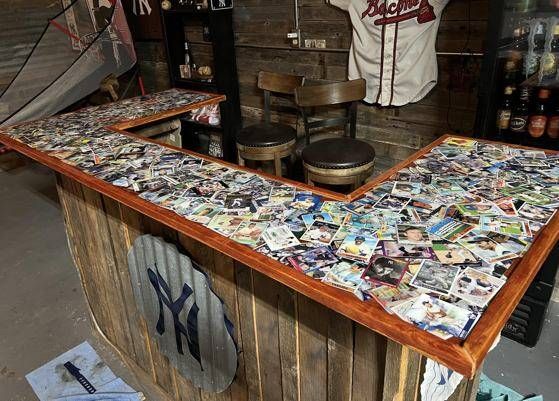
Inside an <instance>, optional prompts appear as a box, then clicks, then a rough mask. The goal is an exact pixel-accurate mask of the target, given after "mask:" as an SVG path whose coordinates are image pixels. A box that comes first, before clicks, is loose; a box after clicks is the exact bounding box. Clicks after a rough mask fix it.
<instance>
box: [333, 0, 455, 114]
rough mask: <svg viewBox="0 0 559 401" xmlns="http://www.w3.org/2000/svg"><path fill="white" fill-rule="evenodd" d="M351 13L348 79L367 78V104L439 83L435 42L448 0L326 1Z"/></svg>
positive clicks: (392, 101) (415, 95)
mask: <svg viewBox="0 0 559 401" xmlns="http://www.w3.org/2000/svg"><path fill="white" fill-rule="evenodd" d="M327 1H329V2H330V4H332V5H333V6H336V7H339V8H341V9H342V10H346V11H348V12H349V15H350V18H351V23H352V25H353V40H352V43H351V49H350V52H349V66H348V77H349V79H357V78H364V79H365V80H366V81H367V96H366V97H365V101H366V102H368V103H379V104H381V105H382V106H402V105H404V104H407V103H410V102H417V101H418V100H420V99H422V98H423V97H424V96H425V95H426V94H427V93H429V91H430V90H431V89H432V88H433V87H434V86H435V84H436V83H437V72H438V71H437V57H436V53H435V41H436V39H437V30H438V28H439V23H440V17H441V13H442V11H443V9H444V7H445V6H446V5H447V3H448V1H449V0H327Z"/></svg>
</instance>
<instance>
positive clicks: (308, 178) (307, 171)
mask: <svg viewBox="0 0 559 401" xmlns="http://www.w3.org/2000/svg"><path fill="white" fill-rule="evenodd" d="M303 168H304V167H303ZM304 170H305V182H306V183H307V185H310V186H313V187H314V182H313V181H312V180H311V175H310V174H309V170H307V169H306V168H304Z"/></svg>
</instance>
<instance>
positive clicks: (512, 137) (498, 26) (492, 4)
mask: <svg viewBox="0 0 559 401" xmlns="http://www.w3.org/2000/svg"><path fill="white" fill-rule="evenodd" d="M488 3H489V5H488V6H489V14H488V25H487V37H486V42H485V49H486V52H485V56H484V59H483V64H482V69H481V76H480V81H479V90H478V109H477V114H476V124H475V128H476V130H475V132H476V136H477V137H479V138H484V139H491V140H498V141H502V142H507V143H515V144H520V145H526V146H535V147H540V148H547V149H559V137H558V136H559V115H558V114H559V68H558V66H559V0H491V1H489V2H488ZM524 123H525V126H524V127H523V124H524Z"/></svg>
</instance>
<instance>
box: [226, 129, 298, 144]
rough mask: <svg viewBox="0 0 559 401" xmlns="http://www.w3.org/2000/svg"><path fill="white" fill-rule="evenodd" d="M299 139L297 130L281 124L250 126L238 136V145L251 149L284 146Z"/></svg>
mask: <svg viewBox="0 0 559 401" xmlns="http://www.w3.org/2000/svg"><path fill="white" fill-rule="evenodd" d="M296 138H297V131H296V130H295V128H293V127H291V126H289V125H285V124H280V123H261V124H255V125H249V126H248V127H245V128H243V129H242V130H241V131H240V132H239V133H238V134H237V143H239V144H241V145H244V146H250V147H269V146H278V145H283V144H285V143H287V142H289V141H292V140H294V139H296Z"/></svg>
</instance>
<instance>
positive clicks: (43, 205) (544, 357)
mask: <svg viewBox="0 0 559 401" xmlns="http://www.w3.org/2000/svg"><path fill="white" fill-rule="evenodd" d="M0 224H1V227H2V229H1V230H0V244H2V246H1V249H0V250H1V254H0V261H1V265H0V321H1V322H2V323H1V324H0V401H27V400H29V401H31V400H36V399H37V398H36V397H35V395H34V393H33V390H32V389H31V387H30V386H29V385H28V384H27V381H26V380H25V375H26V374H27V373H28V372H30V371H32V370H34V369H35V368H37V367H39V366H41V365H42V364H44V363H45V362H47V361H49V360H51V359H52V358H54V357H56V356H57V355H59V354H61V353H63V352H65V351H67V350H68V349H70V348H72V347H74V346H75V345H77V344H79V343H81V342H82V341H84V340H88V341H90V343H91V344H92V345H93V346H94V347H95V348H96V349H97V351H98V352H99V354H100V355H101V356H102V357H103V358H104V359H105V361H106V362H107V363H108V364H109V366H110V367H111V368H112V369H113V371H114V372H115V373H116V374H117V375H120V376H121V377H122V378H123V379H124V380H125V381H127V382H128V383H129V384H130V385H132V386H133V387H134V388H136V389H137V390H138V391H143V392H144V393H145V394H146V396H147V398H148V399H151V400H161V399H163V397H162V395H161V394H160V393H159V392H158V391H157V390H156V389H155V388H153V387H152V386H141V385H140V384H139V383H138V381H137V380H136V378H134V377H133V376H132V375H131V373H130V372H129V370H128V369H127V368H126V366H125V365H124V364H123V363H122V362H120V360H119V359H118V357H117V356H116V355H115V354H114V352H113V351H112V349H111V348H110V347H109V346H108V345H107V344H106V343H104V341H103V340H101V339H99V338H97V337H96V335H95V334H94V333H93V331H92V329H91V325H90V322H89V318H88V314H87V309H86V305H85V301H84V298H83V293H82V290H81V287H80V284H79V279H78V275H77V272H76V270H75V268H74V266H73V263H72V260H71V257H70V254H69V252H68V248H67V245H66V244H67V242H66V236H65V232H64V225H63V221H62V216H61V212H60V206H59V205H58V202H57V196H56V190H55V188H54V179H53V175H52V174H51V173H50V172H49V171H48V170H47V169H44V168H42V167H40V166H37V165H35V164H31V165H28V166H26V167H22V168H18V169H16V170H12V171H10V172H3V171H1V170H0ZM485 372H486V373H487V374H488V375H489V376H490V377H492V378H493V379H495V380H496V381H498V382H500V383H503V384H505V385H508V386H510V387H512V388H515V389H517V390H518V391H519V392H522V393H524V394H528V393H532V392H534V393H540V394H543V395H544V397H545V400H546V401H556V400H557V399H558V398H557V395H558V394H559V380H558V378H559V303H552V307H551V308H550V309H549V311H548V320H547V324H546V326H545V327H544V331H543V333H542V338H541V340H540V342H539V343H538V345H537V346H536V347H535V348H533V349H528V348H526V347H523V346H520V345H518V344H517V343H515V342H512V341H510V340H507V339H505V338H503V339H502V341H501V343H500V344H499V345H498V347H497V348H496V349H495V350H494V351H493V352H492V353H491V354H490V355H489V357H488V359H487V362H486V363H485Z"/></svg>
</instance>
